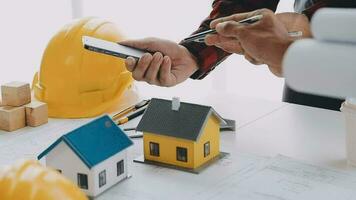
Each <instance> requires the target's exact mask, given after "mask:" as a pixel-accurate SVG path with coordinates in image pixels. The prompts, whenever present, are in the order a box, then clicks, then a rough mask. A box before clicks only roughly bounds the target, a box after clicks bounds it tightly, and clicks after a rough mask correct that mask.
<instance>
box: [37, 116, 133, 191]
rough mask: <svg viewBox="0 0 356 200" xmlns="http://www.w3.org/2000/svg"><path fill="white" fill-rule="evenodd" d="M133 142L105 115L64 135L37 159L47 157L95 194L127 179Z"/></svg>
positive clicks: (81, 185)
mask: <svg viewBox="0 0 356 200" xmlns="http://www.w3.org/2000/svg"><path fill="white" fill-rule="evenodd" d="M132 144H133V143H132V141H131V140H130V139H129V138H128V137H127V136H126V134H125V133H124V132H123V131H122V130H121V129H120V128H119V127H118V126H117V125H116V124H115V123H114V122H113V121H112V120H111V118H110V117H109V116H103V117H100V118H98V119H96V120H94V121H92V122H90V123H88V124H86V125H84V126H82V127H79V128H77V129H75V130H73V131H72V132H70V133H68V134H65V135H63V136H62V137H60V138H59V139H58V140H57V141H55V142H54V143H53V144H52V145H51V146H49V147H48V148H47V149H46V150H45V151H43V152H42V153H41V154H40V155H39V156H38V159H41V158H43V157H45V158H46V165H47V166H49V167H51V168H54V169H56V170H58V172H60V173H62V174H63V175H64V176H66V177H67V178H69V179H70V180H72V181H73V182H74V183H76V184H78V187H80V188H81V189H82V190H83V191H84V192H85V193H86V194H87V195H88V196H92V197H94V196H97V195H99V194H100V193H102V192H103V191H105V190H106V189H108V188H109V187H111V186H112V185H114V184H116V183H117V182H119V181H121V180H122V179H124V178H127V176H128V174H127V148H128V147H129V146H131V145H132Z"/></svg>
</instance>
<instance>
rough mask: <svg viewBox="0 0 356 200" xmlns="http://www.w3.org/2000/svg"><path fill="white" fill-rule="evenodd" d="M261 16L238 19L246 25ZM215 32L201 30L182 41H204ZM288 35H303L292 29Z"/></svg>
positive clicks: (213, 30)
mask: <svg viewBox="0 0 356 200" xmlns="http://www.w3.org/2000/svg"><path fill="white" fill-rule="evenodd" d="M262 18H263V15H255V16H252V17H249V18H246V19H243V20H241V21H239V22H238V23H239V24H243V25H248V24H253V23H255V22H258V21H260V20H261V19H262ZM215 33H217V32H216V30H215V29H210V30H207V31H203V32H200V33H197V34H194V35H191V36H190V37H188V38H186V39H184V40H183V41H184V42H191V41H194V42H204V41H205V36H206V35H208V34H215ZM288 35H289V36H290V37H301V36H303V32H302V31H293V32H288Z"/></svg>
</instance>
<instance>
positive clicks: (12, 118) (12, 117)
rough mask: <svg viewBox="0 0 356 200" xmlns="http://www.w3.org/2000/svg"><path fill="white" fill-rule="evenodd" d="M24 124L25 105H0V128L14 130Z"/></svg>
mask: <svg viewBox="0 0 356 200" xmlns="http://www.w3.org/2000/svg"><path fill="white" fill-rule="evenodd" d="M25 126H26V119H25V107H23V106H21V107H11V106H4V107H0V129H1V130H4V131H15V130H17V129H20V128H23V127H25Z"/></svg>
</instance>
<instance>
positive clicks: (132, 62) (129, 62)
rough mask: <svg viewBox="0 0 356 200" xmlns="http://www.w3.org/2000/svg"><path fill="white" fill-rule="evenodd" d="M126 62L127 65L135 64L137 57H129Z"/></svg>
mask: <svg viewBox="0 0 356 200" xmlns="http://www.w3.org/2000/svg"><path fill="white" fill-rule="evenodd" d="M126 64H127V65H130V66H131V65H134V64H135V59H134V58H132V57H128V58H127V59H126Z"/></svg>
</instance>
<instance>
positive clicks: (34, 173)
mask: <svg viewBox="0 0 356 200" xmlns="http://www.w3.org/2000/svg"><path fill="white" fill-rule="evenodd" d="M0 199H1V200H20V199H21V200H62V199H66V200H86V199H87V197H86V196H85V194H84V193H83V192H82V191H81V190H80V189H79V188H78V187H77V186H76V185H74V183H72V182H71V181H69V180H68V179H66V178H65V177H64V176H62V175H61V174H60V173H58V172H57V171H55V170H53V169H49V168H45V167H43V166H41V165H40V164H39V163H38V162H37V161H34V160H25V161H21V162H18V163H16V164H14V165H12V166H8V167H6V168H2V169H0Z"/></svg>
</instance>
